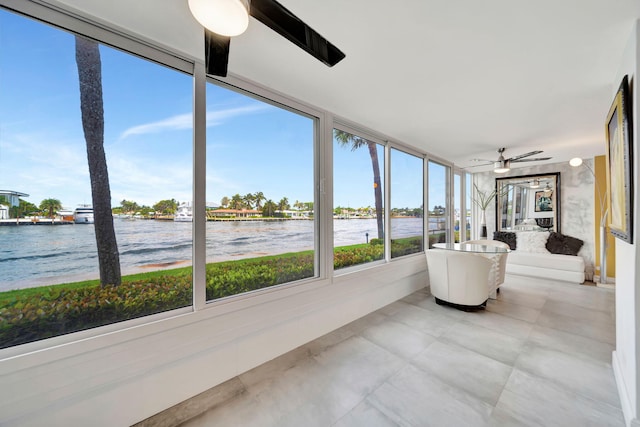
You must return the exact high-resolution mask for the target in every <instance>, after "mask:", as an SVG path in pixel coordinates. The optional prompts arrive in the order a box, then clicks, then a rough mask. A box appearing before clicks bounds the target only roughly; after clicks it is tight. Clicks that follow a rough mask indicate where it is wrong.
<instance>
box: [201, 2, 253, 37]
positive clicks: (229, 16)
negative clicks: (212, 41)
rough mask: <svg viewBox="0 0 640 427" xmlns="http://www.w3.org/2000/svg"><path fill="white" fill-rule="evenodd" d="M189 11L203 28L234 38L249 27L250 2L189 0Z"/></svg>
mask: <svg viewBox="0 0 640 427" xmlns="http://www.w3.org/2000/svg"><path fill="white" fill-rule="evenodd" d="M189 9H190V10H191V13H192V14H193V17H194V18H196V21H198V22H199V23H200V24H201V25H202V26H203V27H205V28H206V29H208V30H210V31H213V32H214V33H216V34H220V35H221V36H227V37H233V36H238V35H240V34H242V33H244V32H245V30H246V29H247V27H248V26H249V0H189Z"/></svg>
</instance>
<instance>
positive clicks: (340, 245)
mask: <svg viewBox="0 0 640 427" xmlns="http://www.w3.org/2000/svg"><path fill="white" fill-rule="evenodd" d="M384 162H385V158H384V146H383V145H381V144H378V143H376V142H374V141H372V140H370V139H367V138H364V137H362V136H359V135H357V134H355V133H351V132H348V131H346V130H341V129H334V131H333V244H334V261H333V263H334V268H335V269H336V270H337V269H341V268H344V267H350V266H353V265H358V264H364V263H369V262H372V261H377V260H381V259H383V258H384V241H385V239H384V197H383V196H384V188H383V183H384V179H383V177H384V164H385V163H384Z"/></svg>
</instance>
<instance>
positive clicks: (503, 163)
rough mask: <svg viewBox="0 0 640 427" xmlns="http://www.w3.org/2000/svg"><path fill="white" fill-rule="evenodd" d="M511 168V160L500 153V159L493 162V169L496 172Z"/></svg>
mask: <svg viewBox="0 0 640 427" xmlns="http://www.w3.org/2000/svg"><path fill="white" fill-rule="evenodd" d="M510 170H511V164H510V162H509V160H505V159H504V157H502V155H500V158H499V159H498V161H497V162H495V163H494V164H493V171H494V172H495V173H507V172H509V171H510Z"/></svg>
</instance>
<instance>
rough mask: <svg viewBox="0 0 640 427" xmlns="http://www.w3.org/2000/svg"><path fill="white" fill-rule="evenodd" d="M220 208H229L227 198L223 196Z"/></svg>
mask: <svg viewBox="0 0 640 427" xmlns="http://www.w3.org/2000/svg"><path fill="white" fill-rule="evenodd" d="M220 206H222V207H223V208H226V207H227V206H229V198H228V197H227V196H224V197H223V198H222V199H221V200H220Z"/></svg>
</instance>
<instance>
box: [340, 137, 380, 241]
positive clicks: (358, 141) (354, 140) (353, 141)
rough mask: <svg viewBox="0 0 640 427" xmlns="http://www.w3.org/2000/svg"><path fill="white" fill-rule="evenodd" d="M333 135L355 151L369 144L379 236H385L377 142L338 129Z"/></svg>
mask: <svg viewBox="0 0 640 427" xmlns="http://www.w3.org/2000/svg"><path fill="white" fill-rule="evenodd" d="M333 136H334V138H335V139H336V140H337V141H338V143H339V144H340V145H341V146H342V147H351V151H355V150H357V149H358V148H360V147H363V146H365V145H366V146H367V148H368V149H369V156H371V167H372V168H373V192H374V196H375V199H376V220H377V224H378V238H379V239H382V238H384V221H383V218H382V183H381V181H380V163H379V162H378V147H377V144H376V143H375V142H372V141H368V140H366V139H364V138H360V137H359V136H356V135H352V134H350V133H348V132H344V131H341V130H338V129H334V130H333Z"/></svg>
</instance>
